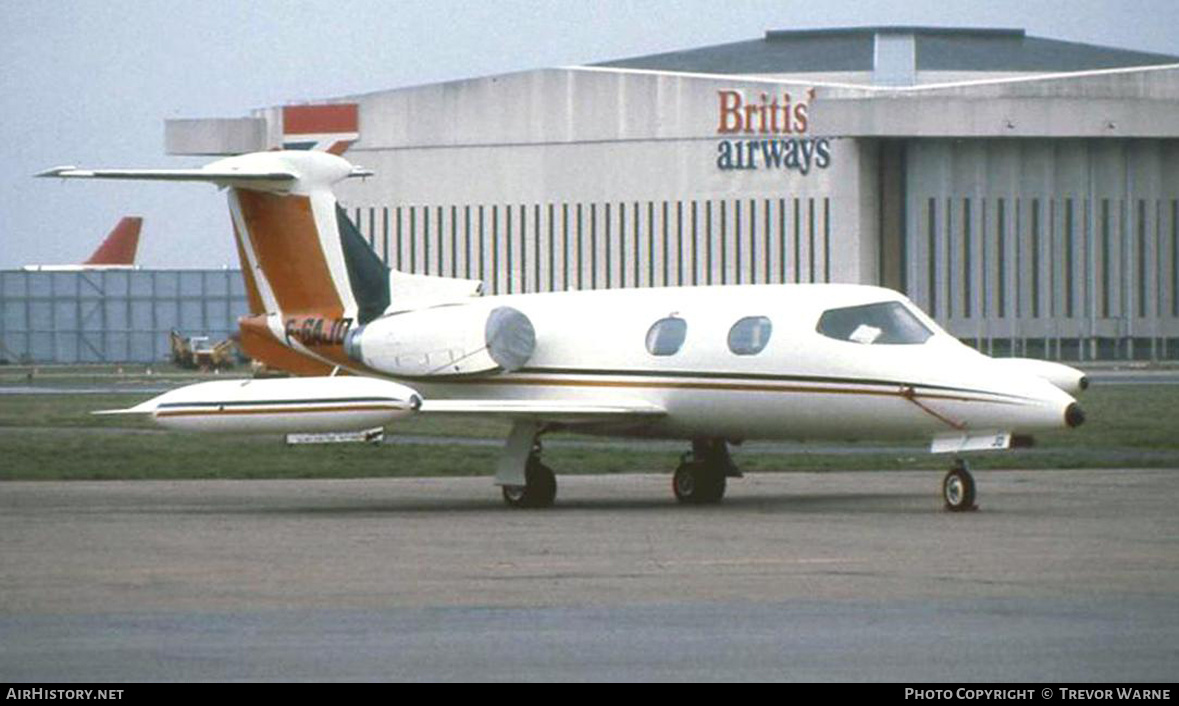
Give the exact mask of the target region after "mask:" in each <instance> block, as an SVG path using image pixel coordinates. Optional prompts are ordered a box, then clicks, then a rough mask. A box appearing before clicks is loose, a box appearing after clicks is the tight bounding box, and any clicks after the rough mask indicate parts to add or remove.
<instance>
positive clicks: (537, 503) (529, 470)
mask: <svg viewBox="0 0 1179 706" xmlns="http://www.w3.org/2000/svg"><path fill="white" fill-rule="evenodd" d="M503 494H504V502H505V503H507V504H508V505H509V506H511V507H520V508H538V507H552V504H553V502H554V501H556V499H557V475H556V474H555V473H553V469H551V468H549V467H548V466H546V465H544V464H543V463H541V462H540V444H539V443H537V445H536V450H535V451H534V453H533V454H532V455H530V456H529V457H528V465H527V466H526V467H525V469H524V485H505V486H503Z"/></svg>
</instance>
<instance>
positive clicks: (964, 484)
mask: <svg viewBox="0 0 1179 706" xmlns="http://www.w3.org/2000/svg"><path fill="white" fill-rule="evenodd" d="M974 496H975V488H974V476H972V475H970V471H968V470H966V469H965V468H953V469H951V470H950V472H949V473H947V474H946V477H945V478H944V479H942V499H943V500H945V501H946V509H947V510H949V511H950V512H965V511H967V510H977V509H978V506H976V505H975V504H974Z"/></svg>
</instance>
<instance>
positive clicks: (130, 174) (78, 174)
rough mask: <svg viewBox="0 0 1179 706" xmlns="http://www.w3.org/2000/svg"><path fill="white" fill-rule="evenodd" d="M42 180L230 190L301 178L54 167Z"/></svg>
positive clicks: (286, 174)
mask: <svg viewBox="0 0 1179 706" xmlns="http://www.w3.org/2000/svg"><path fill="white" fill-rule="evenodd" d="M36 176H39V177H60V178H62V179H127V180H133V181H203V182H212V183H214V184H223V185H227V186H233V185H242V184H251V183H258V182H266V181H277V182H283V181H294V180H295V179H297V178H298V175H296V174H293V173H291V172H282V171H269V170H268V171H257V172H246V171H240V170H214V169H79V168H77V167H54V168H53V169H46V170H45V171H43V172H39V173H38V174H37V175H36Z"/></svg>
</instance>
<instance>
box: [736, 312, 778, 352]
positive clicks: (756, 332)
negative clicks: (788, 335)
mask: <svg viewBox="0 0 1179 706" xmlns="http://www.w3.org/2000/svg"><path fill="white" fill-rule="evenodd" d="M773 331H774V325H773V323H771V322H770V320H769V319H768V318H766V317H764V316H746V317H745V318H743V319H741V320H740V321H738V322H737V323H735V324H733V328H731V329H729V350H731V351H732V352H733V353H736V354H737V355H757V354H758V353H761V352H762V350H763V349H764V348H765V347H766V344H767V343H769V342H770V334H771V333H773Z"/></svg>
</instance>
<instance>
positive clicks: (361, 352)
mask: <svg viewBox="0 0 1179 706" xmlns="http://www.w3.org/2000/svg"><path fill="white" fill-rule="evenodd" d="M535 348H536V332H535V330H534V329H533V327H532V322H531V321H530V320H529V319H528V317H527V316H525V315H524V314H523V313H522V312H521V311H519V310H518V309H513V308H512V307H508V306H501V307H496V308H492V309H489V308H488V307H487V306H486V305H482V304H458V305H450V306H438V307H433V308H430V309H418V310H415V311H408V312H405V313H402V314H393V315H391V316H385V317H382V318H380V319H377V320H376V321H370V322H369V323H368V324H366V325H364V326H361V327H359V328H356V329H353V330H351V331H349V332H348V335H347V337H346V338H345V340H344V350H345V352H347V354H348V356H349V357H350V358H352V359H353V360H355V361H356V362H358V363H362V364H364V365H366V366H368V367H369V368H371V369H373V370H378V371H380V372H382V373H386V374H389V375H394V376H399V377H411V378H413V377H433V376H445V375H470V374H474V373H485V372H489V371H492V370H508V371H511V370H517V369H519V368H521V367H523V366H524V364H525V363H527V362H528V359H529V358H531V357H532V352H533V350H534V349H535Z"/></svg>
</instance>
